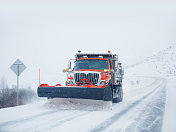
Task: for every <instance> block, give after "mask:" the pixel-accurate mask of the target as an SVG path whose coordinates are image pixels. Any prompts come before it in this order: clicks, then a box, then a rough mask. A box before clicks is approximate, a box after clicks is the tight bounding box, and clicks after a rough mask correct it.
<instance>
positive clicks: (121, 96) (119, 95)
mask: <svg viewBox="0 0 176 132" xmlns="http://www.w3.org/2000/svg"><path fill="white" fill-rule="evenodd" d="M117 94H118V97H117V98H114V99H113V103H119V102H122V100H123V91H122V86H119V88H118V93H117Z"/></svg>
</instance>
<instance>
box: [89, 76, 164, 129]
mask: <svg viewBox="0 0 176 132" xmlns="http://www.w3.org/2000/svg"><path fill="white" fill-rule="evenodd" d="M160 81H161V83H160V84H159V86H157V87H155V88H154V89H153V90H152V91H150V92H149V93H148V94H146V95H145V96H143V97H141V98H140V99H138V100H136V101H135V102H134V103H132V104H131V105H129V106H128V107H127V108H126V109H125V110H122V111H121V112H120V113H116V114H114V115H113V116H111V117H109V118H108V119H107V120H106V121H104V122H102V123H101V124H100V125H98V126H97V127H96V128H94V129H92V130H90V131H91V132H99V131H105V129H107V128H108V127H109V126H111V125H112V124H113V123H114V122H115V121H117V120H119V119H120V118H121V117H122V116H123V115H124V114H126V113H127V112H128V111H130V110H131V109H132V108H134V107H136V106H137V105H138V104H140V103H141V102H142V101H143V100H144V99H146V98H148V97H150V95H151V94H152V93H154V92H155V91H157V90H158V89H159V88H164V87H165V86H166V80H165V79H160Z"/></svg>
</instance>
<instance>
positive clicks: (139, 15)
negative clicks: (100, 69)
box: [0, 0, 176, 89]
mask: <svg viewBox="0 0 176 132" xmlns="http://www.w3.org/2000/svg"><path fill="white" fill-rule="evenodd" d="M175 23H176V1H174V0H173V1H172V0H170V1H167V0H166V1H160V0H155V1H152V0H149V1H142V0H141V1H123V2H122V1H120V0H117V1H115V0H107V1H103V0H86V1H85V0H82V1H74V0H70V1H68V0H62V1H61V0H60V1H54V0H53V1H49V0H48V1H42V0H41V1H40V0H38V1H30V0H28V1H5V0H4V1H2V0H1V1H0V65H1V66H0V78H1V77H2V76H5V77H6V79H7V82H8V83H9V86H11V85H15V84H16V76H15V74H14V73H13V72H12V71H11V70H10V68H9V67H10V66H11V65H12V63H13V62H14V61H15V60H16V59H17V58H19V59H20V60H21V61H23V62H24V64H25V65H26V66H27V69H26V70H25V71H24V73H22V75H21V76H20V86H22V85H23V86H27V85H29V86H33V87H34V89H36V88H37V78H38V69H39V67H40V68H41V76H42V79H43V80H42V83H47V81H48V82H49V81H51V80H57V81H58V83H59V82H60V80H62V81H63V80H64V79H65V78H64V79H63V78H62V75H65V74H63V73H62V69H63V68H66V66H67V62H68V59H70V58H74V55H75V53H76V52H77V50H81V51H82V52H95V53H96V52H107V50H109V49H110V50H111V51H112V52H113V53H116V54H118V55H119V58H120V60H121V61H122V62H123V63H125V64H129V63H132V62H134V61H135V62H136V61H139V60H141V59H143V58H145V57H147V56H150V55H152V54H154V53H155V52H157V51H159V50H162V49H164V48H166V47H168V46H170V45H172V44H173V43H176V24H175Z"/></svg>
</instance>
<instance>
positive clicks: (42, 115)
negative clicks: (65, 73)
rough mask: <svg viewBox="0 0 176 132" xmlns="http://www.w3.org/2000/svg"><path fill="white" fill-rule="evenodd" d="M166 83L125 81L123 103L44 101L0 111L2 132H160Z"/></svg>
mask: <svg viewBox="0 0 176 132" xmlns="http://www.w3.org/2000/svg"><path fill="white" fill-rule="evenodd" d="M165 87H166V80H165V79H163V78H156V77H141V76H136V77H132V76H131V77H130V76H129V77H125V79H124V82H123V90H124V91H123V92H124V99H123V101H122V102H121V103H118V104H113V105H112V108H110V109H108V108H109V104H108V103H107V104H105V103H103V101H88V100H84V101H82V100H81V101H80V100H66V99H60V100H55V99H53V100H50V101H47V100H41V101H39V102H37V103H34V104H29V105H24V106H18V107H14V108H5V109H1V110H0V118H1V119H0V131H1V132H19V131H21V132H24V131H26V132H27V131H29V132H43V131H50V132H53V131H56V132H58V131H64V132H70V131H72V132H87V131H88V132H89V131H90V132H97V131H107V132H109V131H111V132H117V131H125V132H126V131H127V132H128V131H129V132H131V131H161V130H162V123H163V117H164V110H165V100H166V91H165V90H166V89H165Z"/></svg>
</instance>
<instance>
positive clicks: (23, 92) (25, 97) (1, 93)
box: [0, 77, 37, 108]
mask: <svg viewBox="0 0 176 132" xmlns="http://www.w3.org/2000/svg"><path fill="white" fill-rule="evenodd" d="M35 99H37V95H36V92H35V91H33V90H32V89H31V88H30V87H27V88H25V87H23V88H19V105H24V104H27V103H30V102H32V101H34V100H35ZM16 105H17V89H16V86H13V87H11V88H9V87H8V85H7V81H6V79H5V77H2V79H1V82H0V108H6V107H13V106H16Z"/></svg>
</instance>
